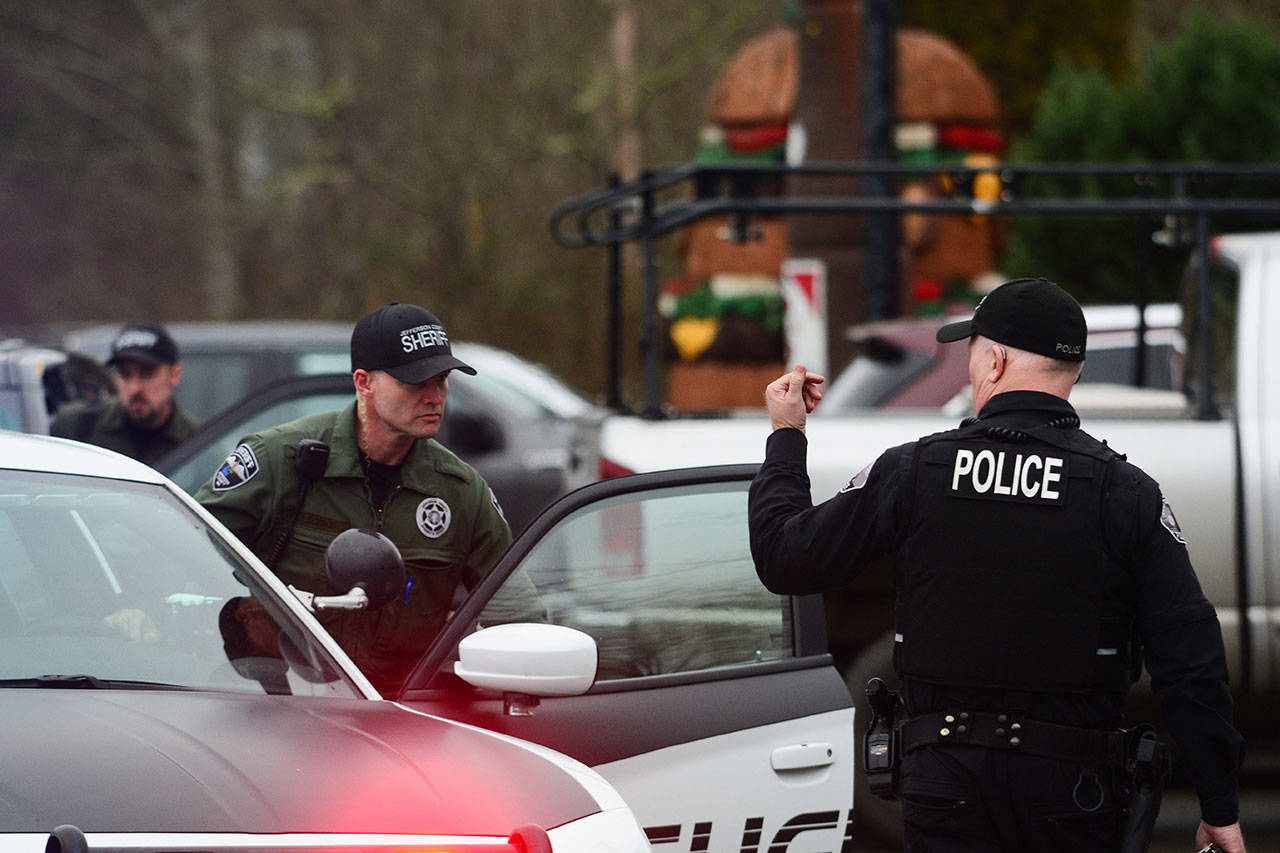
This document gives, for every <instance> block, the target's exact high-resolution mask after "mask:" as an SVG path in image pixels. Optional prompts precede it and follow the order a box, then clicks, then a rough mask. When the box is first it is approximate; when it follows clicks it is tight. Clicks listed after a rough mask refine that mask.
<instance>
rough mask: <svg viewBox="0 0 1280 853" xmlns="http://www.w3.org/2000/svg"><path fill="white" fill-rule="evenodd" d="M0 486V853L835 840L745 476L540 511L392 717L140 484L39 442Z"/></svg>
mask: <svg viewBox="0 0 1280 853" xmlns="http://www.w3.org/2000/svg"><path fill="white" fill-rule="evenodd" d="M0 460H7V461H2V462H0V465H3V466H4V467H3V468H0V549H3V553H0V627H2V628H3V629H2V630H0V678H3V679H5V680H6V682H5V683H6V684H7V686H9V687H13V688H15V689H12V690H4V691H3V692H2V693H0V697H3V701H4V702H5V703H6V705H7V708H6V714H5V718H6V719H7V720H21V721H24V724H23V726H22V727H21V728H23V729H24V730H22V731H20V730H19V727H15V726H10V727H8V729H7V730H6V731H5V732H4V733H3V734H0V739H3V740H5V741H7V742H8V743H10V744H12V743H17V744H21V746H20V747H19V748H16V749H9V748H7V747H6V748H0V778H4V779H24V782H23V784H21V785H18V786H13V785H10V786H5V785H4V784H3V783H0V851H3V850H5V849H7V847H9V846H12V845H8V844H6V839H7V838H8V839H12V838H13V836H12V835H9V836H6V835H5V833H12V832H13V831H14V829H15V828H17V829H18V830H19V831H20V833H22V837H23V839H24V841H26V842H27V844H26V846H25V847H24V849H26V848H27V847H29V848H30V849H35V847H34V846H33V845H36V844H37V843H43V840H42V839H43V838H44V837H45V835H47V833H49V832H50V830H52V829H53V828H54V827H56V826H58V825H61V824H71V825H74V826H77V827H79V828H80V829H81V830H84V831H85V832H86V833H87V834H88V836H89V846H90V847H95V846H100V845H106V846H111V847H113V848H114V847H116V846H120V845H124V846H139V847H142V848H146V847H147V844H148V843H150V842H148V839H147V838H140V837H136V836H135V835H133V834H136V833H144V834H145V833H152V834H153V835H151V841H152V842H156V841H157V840H158V839H160V838H161V837H163V838H165V839H171V838H172V835H173V834H174V833H177V834H179V835H182V836H183V839H182V840H183V842H184V843H189V844H191V845H197V846H200V847H201V849H213V848H217V847H220V846H236V845H237V844H239V843H241V842H243V843H249V842H248V841H245V840H244V839H246V838H248V837H249V836H250V835H251V836H253V837H255V838H257V837H259V836H267V837H269V840H270V841H271V842H272V843H273V844H276V846H286V844H287V845H293V844H295V843H303V841H300V840H299V839H300V838H302V837H305V839H304V840H305V844H311V843H312V842H313V841H315V836H314V834H315V833H326V834H333V837H332V838H330V839H329V840H330V841H333V842H334V843H335V844H343V843H354V842H352V839H353V838H355V837H356V836H359V835H362V834H363V835H367V834H371V833H372V834H377V835H379V836H382V837H383V839H382V842H380V843H386V844H390V845H395V844H400V845H403V844H405V843H414V844H418V843H421V844H426V843H427V842H425V841H422V842H416V841H415V842H407V841H405V838H404V837H405V836H411V835H420V836H430V835H432V834H436V835H442V836H445V837H446V840H444V841H441V842H440V845H441V846H435V845H434V844H433V845H432V846H431V847H430V849H433V850H434V849H442V850H449V849H472V848H467V847H465V846H463V843H464V842H462V841H459V840H458V839H472V840H474V839H475V838H477V837H479V838H482V839H484V843H492V844H497V845H499V846H498V847H496V848H494V849H506V848H503V847H501V846H500V845H501V844H504V843H506V838H507V837H508V834H509V833H511V832H512V831H513V830H514V829H515V828H516V827H517V826H520V825H525V824H533V825H535V826H536V827H542V828H544V829H546V830H547V834H548V836H549V838H550V840H551V843H552V844H553V845H555V846H556V849H569V850H575V849H604V850H615V849H616V850H631V849H636V847H637V846H638V845H641V846H642V845H643V843H644V836H645V835H647V838H648V841H649V843H650V844H651V845H652V846H653V849H655V850H658V851H686V850H688V851H703V850H706V851H734V853H739V851H748V853H751V851H760V853H763V851H781V850H787V851H794V852H795V853H804V851H819V850H827V851H831V850H837V849H840V848H841V847H842V846H843V845H845V843H846V842H847V841H848V839H849V837H850V834H851V832H852V815H851V808H852V800H853V794H852V789H853V784H852V783H853V773H854V757H853V711H852V706H851V701H850V697H849V694H848V691H847V689H846V688H845V685H844V683H843V681H842V680H841V678H840V676H839V675H838V674H837V673H836V671H835V669H834V668H833V667H832V665H831V661H830V657H829V656H828V655H827V653H826V633H825V625H824V619H823V612H822V604H821V600H820V598H819V597H806V598H789V597H785V596H777V595H773V594H772V593H769V592H768V591H767V590H765V589H764V588H763V587H762V586H761V585H760V583H759V582H758V580H757V579H756V576H755V571H754V568H753V566H752V562H751V557H750V554H749V549H748V545H747V526H746V506H747V498H746V490H747V487H748V485H749V482H750V478H751V476H752V474H753V472H754V466H730V467H721V468H709V469H690V470H685V471H678V472H660V473H652V474H643V475H637V476H633V477H624V478H617V479H613V480H608V481H603V482H600V483H596V484H593V485H591V486H588V487H586V488H584V489H580V490H578V491H577V492H574V493H572V494H570V495H568V496H566V497H565V498H563V499H561V500H560V501H559V502H557V503H556V504H554V505H553V506H552V507H551V508H549V509H548V510H547V511H546V512H544V513H543V514H542V515H541V516H540V517H539V518H538V519H537V520H535V521H534V523H533V524H532V525H531V526H530V527H529V529H528V530H527V531H526V533H525V534H524V535H522V536H521V537H520V538H519V539H518V540H517V542H516V543H515V544H514V545H513V546H512V548H511V549H510V550H509V551H508V552H507V554H506V555H505V556H504V557H503V559H502V561H501V562H500V563H499V565H498V566H497V567H496V568H495V569H494V571H493V572H492V573H491V575H490V576H489V577H488V578H487V579H486V580H485V582H484V583H482V584H481V585H480V586H479V587H477V589H476V590H474V591H473V592H472V594H471V596H470V597H469V598H468V599H467V601H466V602H464V603H463V604H462V605H461V607H460V608H459V610H458V611H457V612H456V613H455V614H454V616H453V618H452V619H451V620H450V622H449V623H448V625H447V626H446V628H445V630H444V631H443V632H442V633H441V635H440V636H439V638H438V639H437V641H436V642H435V643H434V644H433V646H432V647H431V648H430V649H429V650H428V652H427V654H426V655H425V656H424V658H423V659H422V660H421V661H420V662H419V664H418V667H417V669H416V671H415V673H414V674H413V675H412V676H411V677H410V679H409V680H408V682H407V683H406V685H405V687H404V689H403V690H402V691H401V693H400V694H399V695H398V696H395V697H387V698H389V699H394V700H396V701H395V702H394V703H392V702H379V701H371V699H373V698H374V694H373V691H372V688H371V687H370V685H369V684H368V683H367V682H366V681H365V679H364V678H363V677H361V676H360V675H359V673H358V672H355V671H353V668H352V666H351V664H350V662H349V661H348V659H347V658H346V657H345V655H344V654H343V653H342V651H341V650H340V649H339V648H338V647H337V646H336V645H335V644H334V643H333V641H332V640H331V639H330V638H329V637H328V636H327V635H325V634H323V632H322V631H321V630H320V629H319V627H318V625H317V623H316V622H314V620H312V619H311V617H310V616H309V615H308V614H307V613H306V611H305V609H304V608H303V607H302V606H301V604H300V602H299V601H298V600H296V599H295V597H294V596H292V595H290V594H289V593H288V592H287V591H286V590H285V588H283V587H282V586H281V585H280V584H279V582H278V581H277V580H276V579H275V578H274V577H273V576H269V575H268V573H266V572H265V571H264V570H263V569H262V568H261V566H260V564H259V563H258V562H257V561H256V560H255V559H254V558H253V557H252V555H250V554H249V553H248V552H247V551H246V550H245V549H244V548H243V547H241V546H240V545H239V543H237V542H234V541H230V537H229V536H228V535H227V534H226V533H225V531H224V530H223V529H222V528H221V527H220V526H219V525H218V524H217V523H216V522H215V521H213V520H212V519H211V518H210V517H209V516H208V515H206V514H205V513H204V512H203V511H202V510H201V509H200V508H199V507H198V506H196V505H194V504H193V503H192V502H191V501H190V499H189V498H187V497H186V496H185V495H184V494H183V493H181V492H180V491H179V490H177V489H176V487H174V486H172V484H170V483H168V482H167V481H165V480H164V479H163V478H162V477H160V476H158V475H156V474H154V473H153V472H151V471H150V470H149V469H146V468H144V467H142V466H140V465H137V464H136V463H133V462H132V461H130V460H126V459H124V458H122V457H119V456H116V455H114V454H110V453H107V452H106V451H99V450H96V449H93V448H88V447H84V446H79V445H74V444H70V443H65V442H58V441H57V440H55V439H47V438H43V439H42V438H36V437H19V436H11V435H3V434H0ZM528 581H532V583H533V584H534V585H535V586H536V588H537V590H538V592H539V595H540V598H541V602H542V604H543V605H545V608H546V621H547V622H550V623H551V625H546V624H543V625H538V626H509V625H496V623H500V622H504V621H506V620H505V619H504V618H503V613H502V611H503V602H504V588H509V587H510V586H511V585H515V584H520V585H522V586H523V585H524V584H525V583H527V582H528ZM384 606H387V607H396V606H400V601H399V597H398V596H397V597H395V598H393V599H392V600H391V601H390V602H389V603H387V604H385V605H384ZM487 625H488V626H493V627H487V628H486V627H485V626H487ZM3 626H8V627H3ZM478 627H479V628H482V630H479V631H477V630H476V629H477V628H478ZM584 634H585V635H587V636H585V637H584V636H583V635H584ZM566 636H568V637H569V638H570V639H568V640H566V639H565V637H566ZM49 688H63V689H58V690H51V689H49ZM459 723H462V724H473V725H474V726H475V727H476V728H469V727H463V726H460V725H459ZM483 729H487V730H489V731H490V732H494V733H499V734H502V735H510V736H513V737H514V739H515V740H511V741H510V742H508V743H494V742H493V736H492V735H491V734H487V733H484V732H483V731H481V730H483ZM533 744H538V745H541V747H548V748H549V749H541V748H539V747H536V746H533ZM531 749H534V750H538V751H537V752H536V753H535V752H530V750H531ZM565 755H567V756H570V757H571V758H575V759H578V761H580V762H582V765H588V766H589V767H591V768H594V770H595V771H597V772H598V774H599V775H596V773H593V772H592V770H589V769H588V768H587V767H585V766H582V765H578V764H575V763H573V762H568V761H567V760H566V759H565V758H564V757H563V756H565ZM600 777H603V779H601V778H600ZM605 780H607V782H606V781H605ZM15 791H16V792H18V793H13V792H15ZM619 793H620V794H621V800H619V799H617V795H618V794H619ZM624 801H625V803H626V804H627V805H629V806H630V809H631V810H630V811H628V810H627V808H626V806H624V805H623V802H624ZM633 815H634V817H633ZM637 819H638V822H639V824H640V826H641V827H643V831H644V834H643V835H641V834H640V831H639V829H637V827H636V822H637ZM529 831H530V832H535V833H536V832H537V830H536V829H534V830H529ZM120 833H124V834H126V835H129V837H128V838H127V839H124V840H123V841H122V840H121V839H122V838H123V836H121V835H119V834H120ZM154 833H161V834H162V835H154ZM191 833H198V834H199V835H191ZM633 834H634V836H636V837H633ZM237 839H239V840H237ZM343 839H345V840H343ZM584 839H589V840H584ZM260 840H261V839H260ZM579 841H582V843H581V844H579ZM126 842H127V843H126ZM277 842H278V844H277ZM166 843H170V841H166ZM466 843H472V842H466ZM475 843H480V842H475ZM516 843H517V844H518V843H522V842H516ZM450 844H452V845H453V847H450V846H449V845H450ZM304 846H305V845H304ZM320 846H323V845H320ZM416 849H426V848H424V847H417V848H416ZM486 849H487V848H486ZM529 849H536V847H532V846H531V847H529Z"/></svg>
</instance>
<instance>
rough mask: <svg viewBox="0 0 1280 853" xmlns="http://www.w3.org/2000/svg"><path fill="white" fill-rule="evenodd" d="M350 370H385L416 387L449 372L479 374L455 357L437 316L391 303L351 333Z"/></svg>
mask: <svg viewBox="0 0 1280 853" xmlns="http://www.w3.org/2000/svg"><path fill="white" fill-rule="evenodd" d="M351 369H352V371H356V370H385V371H386V372H387V373H390V374H391V375H392V376H394V377H395V378H396V379H399V380H400V381H401V382H408V383H409V384H411V385H417V384H418V383H420V382H426V381H427V380H428V379H431V378H432V377H434V376H439V375H440V374H441V373H444V372H445V371H446V370H461V371H462V372H463V373H469V374H471V375H472V376H475V375H476V369H475V368H474V367H472V366H471V365H469V364H465V363H464V362H461V361H459V360H458V359H456V358H454V357H453V350H451V349H450V348H449V335H448V334H446V333H445V330H444V324H442V323H441V322H440V320H439V318H437V317H436V315H435V314H432V313H431V312H430V311H428V310H427V309H425V308H419V307H418V306H417V305H403V304H401V303H399V302H392V303H391V304H389V305H386V306H383V307H382V308H379V309H378V310H376V311H370V312H369V313H368V314H365V315H364V316H363V317H361V318H360V321H359V322H358V323H356V327H355V328H354V329H353V330H352V331H351Z"/></svg>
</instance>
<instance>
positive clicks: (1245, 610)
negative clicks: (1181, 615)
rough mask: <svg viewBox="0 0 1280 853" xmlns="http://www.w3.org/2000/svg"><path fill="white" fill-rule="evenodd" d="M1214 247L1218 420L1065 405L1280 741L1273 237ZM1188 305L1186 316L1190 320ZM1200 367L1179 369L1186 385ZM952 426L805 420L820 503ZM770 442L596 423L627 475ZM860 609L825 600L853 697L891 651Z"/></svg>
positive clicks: (1112, 399) (872, 618) (707, 422)
mask: <svg viewBox="0 0 1280 853" xmlns="http://www.w3.org/2000/svg"><path fill="white" fill-rule="evenodd" d="M1213 247H1214V253H1213V254H1214V266H1213V288H1214V290H1213V293H1214V311H1215V312H1216V315H1217V316H1215V318H1214V323H1215V330H1214V331H1215V341H1214V349H1215V351H1216V352H1215V358H1216V368H1215V373H1216V375H1215V376H1214V380H1213V381H1214V386H1215V394H1214V397H1215V400H1216V404H1217V408H1218V410H1219V411H1218V413H1217V414H1216V415H1214V416H1213V417H1209V418H1206V417H1205V416H1204V415H1203V414H1202V413H1201V412H1199V411H1196V410H1193V409H1192V407H1191V406H1190V405H1189V402H1188V400H1187V399H1186V398H1184V397H1182V395H1181V394H1176V395H1171V394H1170V392H1156V391H1143V390H1141V389H1129V390H1128V391H1127V392H1124V393H1119V394H1115V393H1108V392H1116V391H1118V390H1120V389H1115V388H1102V387H1094V388H1090V387H1089V386H1087V385H1085V384H1081V385H1078V386H1077V388H1076V391H1075V393H1073V396H1072V402H1073V403H1074V404H1076V406H1077V408H1078V409H1079V410H1080V413H1081V416H1082V418H1083V421H1084V428H1085V429H1086V430H1088V431H1089V432H1090V433H1092V434H1093V435H1095V436H1097V437H1099V438H1105V439H1107V441H1108V442H1109V443H1110V445H1111V446H1112V447H1114V448H1116V449H1117V450H1118V451H1120V452H1122V453H1125V454H1127V455H1128V457H1129V459H1130V460H1131V461H1132V462H1134V463H1135V464H1137V465H1139V466H1140V467H1142V468H1143V469H1144V470H1146V471H1147V472H1148V473H1150V474H1151V475H1152V476H1153V477H1154V478H1155V479H1156V480H1157V481H1158V482H1159V483H1160V486H1161V488H1162V490H1163V491H1164V494H1165V496H1166V497H1167V498H1168V500H1169V501H1170V503H1171V505H1172V506H1173V508H1174V510H1175V512H1176V513H1177V516H1178V521H1179V523H1180V524H1181V526H1182V529H1183V531H1184V532H1185V534H1186V538H1187V543H1188V547H1189V548H1190V551H1191V557H1192V560H1193V562H1194V565H1195V566H1196V570H1197V572H1198V574H1199V577H1200V580H1201V584H1202V585H1203V587H1204V591H1205V594H1206V595H1207V596H1208V597H1209V599H1210V600H1211V601H1212V602H1213V603H1214V605H1215V606H1216V607H1217V609H1218V615H1219V618H1220V619H1221V622H1222V629H1223V634H1224V637H1225V640H1226V647H1227V654H1228V657H1229V664H1230V668H1231V675H1232V689H1233V691H1234V692H1235V693H1236V696H1237V718H1238V720H1239V722H1240V724H1241V725H1242V727H1243V728H1244V729H1245V730H1246V731H1252V732H1263V733H1268V734H1273V735H1274V734H1280V717H1278V716H1277V715H1276V714H1275V712H1274V707H1275V704H1274V700H1275V699H1277V698H1280V335H1278V334H1277V333H1276V332H1275V330H1276V329H1280V233H1266V234H1240V235H1224V236H1221V237H1218V238H1217V239H1216V240H1214V242H1213ZM1192 302H1194V299H1193V300H1192ZM1194 308H1195V306H1194V304H1191V305H1189V306H1186V310H1187V314H1188V317H1193V316H1194ZM1192 339H1193V340H1194V337H1193V338H1192ZM1192 355H1196V354H1195V353H1192ZM1198 360H1199V359H1198V356H1197V357H1196V358H1191V359H1188V363H1189V365H1190V367H1191V370H1192V373H1193V377H1192V383H1193V385H1192V386H1191V387H1195V383H1196V379H1195V378H1194V372H1195V370H1196V368H1197V366H1198V365H1197V362H1198ZM761 391H762V393H763V389H761ZM1171 396H1172V397H1173V399H1172V400H1171ZM820 411H821V410H820V409H819V413H820ZM957 420H958V418H956V417H954V416H953V415H948V414H944V413H942V412H919V413H912V414H903V413H902V412H901V411H871V410H868V411H867V412H865V413H859V414H851V415H839V416H833V417H819V416H816V415H815V416H814V417H811V418H810V420H809V425H808V429H807V432H808V436H809V473H810V478H811V481H812V492H813V498H814V500H815V502H816V501H821V500H823V499H825V498H827V497H829V496H830V495H832V494H834V493H835V492H836V491H837V490H838V489H839V488H840V487H841V486H843V485H844V484H845V483H846V482H847V481H848V479H849V478H850V477H851V476H852V475H853V474H854V473H856V472H857V471H859V470H861V469H862V468H863V467H864V466H865V465H867V464H868V463H870V462H871V461H873V460H874V459H875V458H876V457H877V456H878V455H879V454H880V452H881V451H883V450H884V449H886V448H888V447H890V446H893V445H897V444H901V443H903V442H906V441H910V440H912V439H914V438H916V437H919V436H921V435H925V434H928V433H932V432H936V431H938V430H942V429H947V428H950V427H951V426H954V425H955V423H956V422H957ZM768 434H769V423H768V418H767V417H766V416H765V415H764V414H763V410H761V411H760V412H757V413H750V414H745V415H739V416H728V417H720V418H674V419H670V420H641V419H638V418H631V417H615V418H612V419H610V420H609V422H608V423H607V424H606V426H605V433H604V452H605V454H606V455H608V456H609V457H610V458H611V459H613V460H614V461H615V462H617V463H619V464H621V465H624V466H626V467H628V468H630V469H632V470H635V471H652V470H659V469H663V468H674V467H683V466H699V465H714V464H722V463H732V462H758V461H760V460H762V459H763V456H764V445H765V439H766V437H767V436H768ZM887 584H888V580H887V574H886V575H885V576H883V577H881V578H878V579H877V578H870V579H867V581H866V589H869V590H872V591H873V592H879V593H880V594H882V595H886V594H890V593H889V590H888V585H887ZM869 600H876V599H875V597H874V596H868V595H866V594H865V590H863V591H860V592H859V593H858V594H856V595H849V596H847V598H846V600H845V602H844V603H841V601H840V596H839V595H835V596H829V606H828V616H829V622H830V624H829V630H830V632H831V635H832V646H833V651H835V653H836V655H837V663H838V664H840V665H841V666H842V669H843V671H844V673H845V675H846V679H847V681H848V682H849V684H850V686H851V688H855V689H856V691H857V692H860V690H861V684H862V683H863V682H865V676H866V675H867V674H872V673H871V672H868V670H872V669H874V668H877V667H883V668H884V669H885V670H887V669H888V656H887V654H885V655H883V656H877V655H875V654H873V653H872V652H873V648H872V647H874V646H875V645H876V644H875V640H876V639H877V638H882V637H883V635H884V632H886V631H888V630H889V628H890V627H891V626H890V624H889V621H888V620H889V619H891V610H892V608H884V607H882V606H880V607H874V606H868V604H867V602H868V601H869ZM859 602H861V604H859ZM883 603H884V602H883V599H881V600H880V604H883ZM886 645H887V644H886ZM841 657H843V660H841ZM855 695H856V694H855ZM1143 698H1144V696H1143V691H1142V690H1138V691H1135V701H1142V699H1143Z"/></svg>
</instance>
